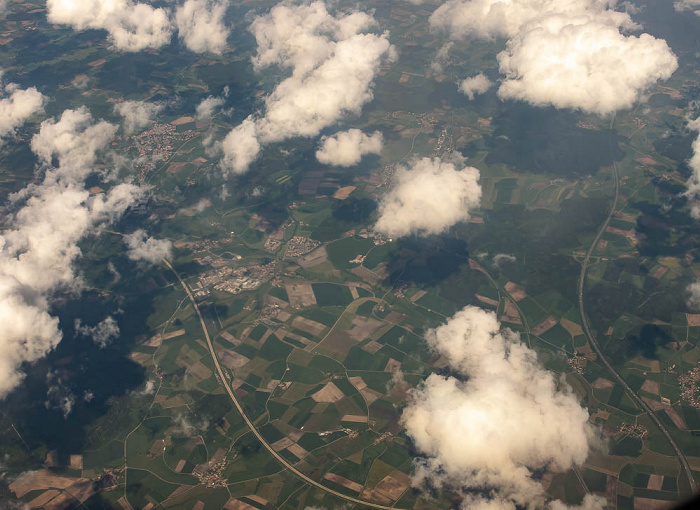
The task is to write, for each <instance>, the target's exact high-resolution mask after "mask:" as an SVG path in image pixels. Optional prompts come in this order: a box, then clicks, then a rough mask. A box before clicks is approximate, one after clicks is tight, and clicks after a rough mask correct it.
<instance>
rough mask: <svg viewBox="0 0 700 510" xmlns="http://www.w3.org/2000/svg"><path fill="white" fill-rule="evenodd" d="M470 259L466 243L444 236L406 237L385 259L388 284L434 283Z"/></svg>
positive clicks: (429, 284) (452, 272) (428, 284)
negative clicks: (391, 254) (390, 256)
mask: <svg viewBox="0 0 700 510" xmlns="http://www.w3.org/2000/svg"><path fill="white" fill-rule="evenodd" d="M468 260H469V252H468V251H467V243H466V242H465V241H462V240H460V239H454V238H450V237H446V236H430V237H426V238H419V237H408V238H404V239H401V240H400V241H399V242H398V249H397V250H396V251H395V252H393V256H392V258H391V259H390V260H389V261H388V267H387V269H388V270H389V277H388V279H387V282H385V283H387V284H389V285H400V284H402V283H412V284H416V285H420V286H424V285H425V286H433V285H437V284H439V283H440V282H442V281H444V280H445V279H447V278H449V277H450V276H452V275H454V274H456V273H458V272H459V271H460V268H461V267H462V266H463V265H464V264H466V263H467V262H468Z"/></svg>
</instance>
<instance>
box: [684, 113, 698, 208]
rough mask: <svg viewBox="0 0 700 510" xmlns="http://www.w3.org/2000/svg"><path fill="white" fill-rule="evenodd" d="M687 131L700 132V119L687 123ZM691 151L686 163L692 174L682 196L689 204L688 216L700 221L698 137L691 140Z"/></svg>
mask: <svg viewBox="0 0 700 510" xmlns="http://www.w3.org/2000/svg"><path fill="white" fill-rule="evenodd" d="M688 129H690V130H691V131H697V132H700V117H698V118H697V119H695V120H690V121H688ZM692 150H693V155H692V156H691V157H690V159H689V160H688V161H687V164H688V166H689V167H690V170H691V172H692V173H691V175H690V178H689V179H688V181H687V182H686V187H687V188H688V189H687V190H686V192H685V193H684V195H685V196H686V197H687V198H688V201H689V202H690V214H691V215H692V216H693V218H695V219H700V135H698V136H697V137H696V138H695V140H693V144H692Z"/></svg>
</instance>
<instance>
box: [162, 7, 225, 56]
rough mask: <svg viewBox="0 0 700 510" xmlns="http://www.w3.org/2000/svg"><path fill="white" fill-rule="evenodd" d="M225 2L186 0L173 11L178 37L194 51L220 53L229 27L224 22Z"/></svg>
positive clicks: (223, 47)
mask: <svg viewBox="0 0 700 510" xmlns="http://www.w3.org/2000/svg"><path fill="white" fill-rule="evenodd" d="M226 8H227V4H226V3H223V2H212V1H209V0H187V1H186V2H185V3H184V4H182V5H181V6H179V7H178V8H177V10H176V11H175V23H176V25H177V30H178V37H179V38H180V39H182V41H183V42H184V43H185V46H186V47H187V49H189V50H191V51H194V52H196V53H205V52H210V53H221V52H222V51H223V50H224V49H225V48H226V39H227V38H228V35H229V32H230V28H229V27H227V26H226V25H225V24H224V14H226Z"/></svg>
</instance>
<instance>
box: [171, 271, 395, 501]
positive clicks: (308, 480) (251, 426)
mask: <svg viewBox="0 0 700 510" xmlns="http://www.w3.org/2000/svg"><path fill="white" fill-rule="evenodd" d="M163 263H164V264H165V265H166V266H168V268H170V270H171V271H172V272H173V274H174V275H175V277H176V278H177V279H178V281H179V282H180V284H181V285H182V287H183V288H184V289H185V292H187V295H188V296H189V298H190V301H191V302H192V306H193V307H194V310H195V312H197V317H199V322H200V323H201V324H202V331H204V337H205V338H206V340H207V345H208V346H209V353H210V354H211V357H212V360H214V365H215V366H216V371H217V373H218V374H219V377H220V378H221V384H223V386H224V388H226V392H227V393H228V395H229V397H231V401H232V402H233V405H235V406H236V409H238V412H239V413H240V414H241V416H242V417H243V420H245V423H246V425H247V426H248V428H249V429H250V431H251V432H252V433H253V434H254V435H255V437H256V438H257V439H258V441H260V443H261V444H262V445H263V446H264V447H265V449H266V450H267V451H268V452H270V454H271V455H272V456H273V457H274V458H275V459H276V460H277V462H279V463H280V464H282V465H283V466H284V467H285V468H286V469H288V470H289V471H290V472H292V473H293V474H295V475H296V476H297V477H298V478H300V479H301V480H303V481H304V482H306V483H308V484H309V485H313V486H314V487H316V488H317V489H321V490H322V491H325V492H327V493H328V494H332V495H333V496H335V497H337V498H341V499H344V500H346V501H351V502H353V503H357V504H358V505H363V506H366V507H371V508H379V509H382V510H397V508H396V507H393V506H384V505H379V504H376V503H372V502H369V501H364V500H362V499H357V498H353V497H352V496H346V495H345V494H342V493H340V492H337V491H334V490H333V489H331V488H329V487H326V486H325V485H323V484H322V483H319V482H317V481H316V480H313V479H312V478H309V477H308V476H306V475H305V474H304V473H302V472H301V471H299V470H298V469H297V468H295V467H294V466H292V465H291V464H290V463H289V462H287V460H286V459H285V458H284V457H282V456H281V455H280V454H279V453H277V452H276V451H275V450H274V449H273V448H272V446H270V445H269V444H268V443H267V441H265V438H263V437H262V435H261V434H260V432H258V429H257V428H255V425H254V424H253V422H252V421H250V418H248V415H246V413H245V411H244V410H243V407H242V406H241V404H240V403H239V402H238V399H237V398H236V395H235V394H234V393H233V391H232V390H231V385H229V384H228V383H227V382H226V377H225V376H224V371H223V370H222V369H221V365H220V364H219V358H217V356H216V352H215V351H214V344H212V341H211V338H210V336H209V331H208V330H207V325H206V324H205V323H204V317H202V313H201V312H200V311H199V306H198V305H197V302H196V301H195V299H194V296H193V295H192V293H191V292H190V288H189V287H188V286H187V284H186V283H185V282H184V281H183V280H182V278H180V275H179V274H178V272H177V271H175V268H174V267H173V266H172V265H171V264H170V262H168V261H167V260H165V259H163Z"/></svg>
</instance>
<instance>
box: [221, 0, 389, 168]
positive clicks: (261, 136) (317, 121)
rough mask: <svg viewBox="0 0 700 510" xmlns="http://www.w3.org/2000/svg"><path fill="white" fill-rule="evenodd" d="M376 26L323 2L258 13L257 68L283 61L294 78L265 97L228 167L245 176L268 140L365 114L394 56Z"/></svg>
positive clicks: (241, 131)
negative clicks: (382, 70)
mask: <svg viewBox="0 0 700 510" xmlns="http://www.w3.org/2000/svg"><path fill="white" fill-rule="evenodd" d="M375 24H376V22H375V20H374V18H373V17H372V16H371V15H369V14H367V13H364V12H359V11H356V12H353V13H350V14H340V13H339V14H337V15H335V16H334V15H332V14H330V13H329V12H328V10H327V9H326V5H325V3H324V2H322V1H315V2H312V3H310V4H301V5H293V4H292V3H289V2H284V3H282V4H280V5H277V6H276V7H273V8H272V9H271V10H270V12H269V13H268V14H266V15H263V16H260V17H258V18H257V19H256V20H255V21H254V22H253V23H252V25H251V28H250V29H251V31H252V33H253V35H254V36H255V39H256V41H257V45H258V50H257V55H256V56H255V57H254V59H253V65H254V66H255V68H256V69H257V70H262V69H265V68H267V67H270V66H272V65H276V66H277V67H279V68H280V69H283V70H287V69H289V70H291V76H289V77H288V78H286V79H285V80H283V81H282V82H281V83H280V84H279V85H277V86H276V87H275V89H274V90H273V91H272V93H271V94H270V95H269V96H267V97H266V98H265V109H264V113H263V114H262V115H261V116H256V115H252V116H250V117H248V119H246V120H245V121H244V122H243V123H242V124H240V125H239V126H238V127H236V128H235V129H233V130H232V131H231V132H230V133H229V134H228V135H227V136H226V138H225V139H224V140H223V142H222V144H221V148H222V149H223V153H224V157H223V160H222V168H224V169H225V170H227V171H232V172H234V173H243V172H245V171H246V170H247V169H248V167H249V165H250V164H251V163H252V162H253V161H254V160H255V159H256V158H257V156H258V154H259V152H260V149H261V148H262V146H263V145H264V144H267V143H272V142H279V141H282V140H286V139H288V138H291V137H296V136H303V137H312V136H316V135H318V134H319V133H320V131H321V130H322V129H323V128H325V127H328V126H330V125H332V124H333V123H335V122H336V121H337V120H338V119H340V118H341V117H342V116H343V115H345V114H349V113H355V114H357V113H359V112H360V110H361V108H362V106H363V105H364V104H365V103H367V102H368V101H370V100H371V99H372V97H373V96H372V85H373V82H374V78H375V76H376V74H377V72H378V71H379V67H380V65H381V64H382V62H383V61H385V60H387V59H389V58H393V55H394V49H393V47H392V46H391V44H389V38H388V34H386V33H384V34H381V35H376V34H372V33H367V30H369V29H370V28H372V27H373V26H374V25H375Z"/></svg>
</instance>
